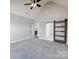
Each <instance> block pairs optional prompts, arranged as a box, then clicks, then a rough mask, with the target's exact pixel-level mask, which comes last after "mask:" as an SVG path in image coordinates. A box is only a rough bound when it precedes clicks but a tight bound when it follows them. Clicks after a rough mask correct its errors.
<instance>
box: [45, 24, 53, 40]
mask: <svg viewBox="0 0 79 59" xmlns="http://www.w3.org/2000/svg"><path fill="white" fill-rule="evenodd" d="M46 39H47V40H49V41H54V39H53V23H46Z"/></svg>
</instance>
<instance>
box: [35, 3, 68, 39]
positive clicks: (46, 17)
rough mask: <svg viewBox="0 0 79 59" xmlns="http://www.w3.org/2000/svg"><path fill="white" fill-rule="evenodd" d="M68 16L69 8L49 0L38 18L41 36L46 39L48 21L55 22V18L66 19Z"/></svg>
mask: <svg viewBox="0 0 79 59" xmlns="http://www.w3.org/2000/svg"><path fill="white" fill-rule="evenodd" d="M65 18H68V10H67V8H66V7H63V6H61V5H59V4H55V3H53V2H48V3H46V4H45V6H43V8H42V10H41V11H40V12H39V14H38V16H37V18H36V19H38V20H36V23H37V22H38V23H40V24H39V29H40V30H39V38H40V39H46V32H45V31H46V26H45V25H46V22H53V21H54V20H64V19H65Z"/></svg>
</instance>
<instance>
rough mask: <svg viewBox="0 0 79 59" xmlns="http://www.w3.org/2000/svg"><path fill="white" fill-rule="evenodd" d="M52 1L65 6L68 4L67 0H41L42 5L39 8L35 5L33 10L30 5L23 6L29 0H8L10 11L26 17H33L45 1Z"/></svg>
mask: <svg viewBox="0 0 79 59" xmlns="http://www.w3.org/2000/svg"><path fill="white" fill-rule="evenodd" d="M49 1H52V2H54V3H57V4H60V5H62V6H64V7H66V8H68V7H67V5H68V1H67V0H42V1H40V2H39V4H41V5H42V7H41V8H38V7H35V8H34V9H33V10H30V6H24V3H28V2H30V0H10V12H11V13H13V14H16V15H19V16H23V17H27V18H30V19H34V18H35V17H36V16H37V14H38V13H39V11H40V10H41V9H42V8H43V6H44V5H45V3H47V2H49Z"/></svg>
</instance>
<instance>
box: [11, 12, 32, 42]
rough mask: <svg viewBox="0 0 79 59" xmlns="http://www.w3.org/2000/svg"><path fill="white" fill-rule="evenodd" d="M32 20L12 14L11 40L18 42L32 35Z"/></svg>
mask: <svg viewBox="0 0 79 59" xmlns="http://www.w3.org/2000/svg"><path fill="white" fill-rule="evenodd" d="M32 23H33V21H32V20H30V19H27V18H24V17H21V16H18V15H15V14H12V13H11V14H10V41H11V43H14V42H18V41H21V40H25V39H30V37H31V33H30V32H31V24H32Z"/></svg>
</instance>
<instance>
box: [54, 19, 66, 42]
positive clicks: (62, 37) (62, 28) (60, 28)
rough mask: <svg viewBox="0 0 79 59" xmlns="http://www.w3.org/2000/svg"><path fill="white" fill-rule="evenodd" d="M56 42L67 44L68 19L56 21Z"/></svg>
mask: <svg viewBox="0 0 79 59" xmlns="http://www.w3.org/2000/svg"><path fill="white" fill-rule="evenodd" d="M54 41H55V42H60V43H66V41H67V19H65V20H63V21H54Z"/></svg>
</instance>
